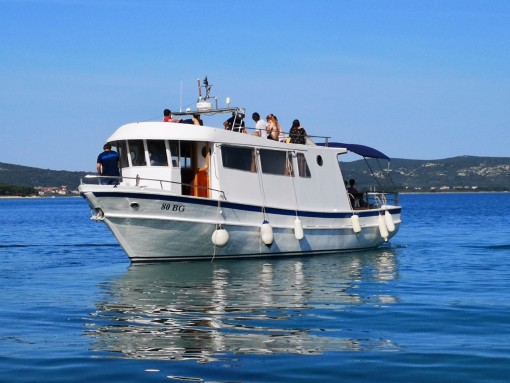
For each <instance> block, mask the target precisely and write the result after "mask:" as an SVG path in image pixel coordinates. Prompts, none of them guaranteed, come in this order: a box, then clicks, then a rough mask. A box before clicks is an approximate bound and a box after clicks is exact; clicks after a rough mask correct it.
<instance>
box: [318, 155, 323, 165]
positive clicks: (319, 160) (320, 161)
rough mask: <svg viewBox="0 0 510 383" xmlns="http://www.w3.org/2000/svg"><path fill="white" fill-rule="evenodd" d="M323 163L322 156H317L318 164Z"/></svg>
mask: <svg viewBox="0 0 510 383" xmlns="http://www.w3.org/2000/svg"><path fill="white" fill-rule="evenodd" d="M322 164H323V161H322V156H317V165H319V166H322Z"/></svg>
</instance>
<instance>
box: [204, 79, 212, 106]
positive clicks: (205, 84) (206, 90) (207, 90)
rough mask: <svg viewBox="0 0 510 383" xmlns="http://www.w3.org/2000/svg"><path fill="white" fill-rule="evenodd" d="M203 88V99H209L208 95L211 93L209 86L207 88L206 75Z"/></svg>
mask: <svg viewBox="0 0 510 383" xmlns="http://www.w3.org/2000/svg"><path fill="white" fill-rule="evenodd" d="M204 88H205V99H206V100H207V99H208V98H209V94H210V93H211V86H209V81H208V80H207V75H206V76H205V78H204Z"/></svg>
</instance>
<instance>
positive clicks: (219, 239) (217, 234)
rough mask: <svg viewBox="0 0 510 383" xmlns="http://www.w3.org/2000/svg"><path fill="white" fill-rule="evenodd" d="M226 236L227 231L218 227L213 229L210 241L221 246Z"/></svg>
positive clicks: (223, 244)
mask: <svg viewBox="0 0 510 383" xmlns="http://www.w3.org/2000/svg"><path fill="white" fill-rule="evenodd" d="M228 238H229V235H228V231H226V230H225V229H223V228H221V227H220V228H218V229H216V230H214V231H213V233H212V236H211V241H212V243H213V244H214V245H215V246H218V247H223V246H225V245H226V244H227V242H228Z"/></svg>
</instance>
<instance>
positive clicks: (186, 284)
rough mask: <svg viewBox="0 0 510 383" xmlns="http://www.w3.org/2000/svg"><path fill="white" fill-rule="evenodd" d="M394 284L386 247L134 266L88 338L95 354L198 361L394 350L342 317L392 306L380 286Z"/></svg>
mask: <svg viewBox="0 0 510 383" xmlns="http://www.w3.org/2000/svg"><path fill="white" fill-rule="evenodd" d="M396 278H397V267H396V263H395V254H394V252H393V251H392V250H388V249H377V250H371V251H369V252H366V253H354V254H352V255H345V254H343V255H341V256H340V255H339V256H336V255H332V256H321V257H310V258H306V259H305V258H297V259H296V258H293V259H278V260H246V261H240V262H228V261H223V262H221V261H215V262H196V263H187V262H183V263H171V264H168V265H167V264H153V265H150V264H146V265H132V266H131V267H130V268H129V270H128V271H127V272H126V274H125V275H122V276H121V277H119V279H116V280H112V281H109V282H107V283H105V284H104V285H103V286H102V288H103V289H104V294H103V295H102V301H101V302H98V303H97V311H96V312H95V313H94V314H93V320H94V325H93V326H92V328H90V329H88V330H87V335H89V336H92V337H93V339H94V340H93V348H94V350H95V351H100V352H112V353H118V354H119V355H120V356H121V357H126V358H144V359H172V360H182V359H195V360H198V361H200V362H208V361H212V360H217V359H218V358H220V359H221V357H222V355H227V354H240V353H241V354H282V353H287V354H289V353H294V354H320V353H324V352H328V351H342V350H365V349H371V350H374V349H379V350H394V349H396V348H398V347H397V346H396V345H395V344H393V342H391V340H388V339H380V335H378V336H375V335H374V336H373V337H372V338H371V337H370V329H367V328H357V327H356V322H357V319H356V318H354V319H352V314H350V315H348V314H347V313H348V312H349V310H352V308H354V307H355V308H356V310H359V308H360V306H367V309H369V308H374V307H376V308H377V307H381V308H384V307H385V306H387V305H390V304H393V303H395V302H396V301H397V299H398V298H397V297H394V296H391V294H389V293H388V292H387V291H386V290H388V291H389V289H386V288H385V287H384V286H387V283H386V282H387V281H391V280H394V279H396ZM357 315H359V314H357ZM349 316H350V317H351V319H346V317H349ZM350 321H352V322H350ZM351 324H352V325H351ZM346 326H347V327H346ZM358 326H359V325H358Z"/></svg>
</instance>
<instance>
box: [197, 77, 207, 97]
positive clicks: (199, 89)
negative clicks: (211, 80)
mask: <svg viewBox="0 0 510 383" xmlns="http://www.w3.org/2000/svg"><path fill="white" fill-rule="evenodd" d="M205 79H206V80H207V77H206V78H205ZM197 82H198V99H199V100H201V99H202V85H200V79H199V78H197Z"/></svg>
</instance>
